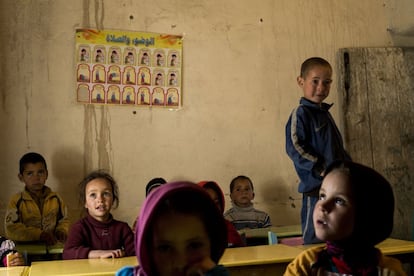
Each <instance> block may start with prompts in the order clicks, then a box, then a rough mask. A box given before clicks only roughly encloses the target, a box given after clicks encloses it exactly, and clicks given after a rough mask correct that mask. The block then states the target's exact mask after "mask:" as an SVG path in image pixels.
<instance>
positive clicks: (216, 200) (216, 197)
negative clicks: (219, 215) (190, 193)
mask: <svg viewBox="0 0 414 276" xmlns="http://www.w3.org/2000/svg"><path fill="white" fill-rule="evenodd" d="M205 189H206V192H207V193H208V195H209V196H210V197H211V199H212V200H213V201H214V203H215V204H216V206H217V208H219V210H221V206H220V198H219V195H218V194H217V192H216V191H215V190H213V189H211V188H205Z"/></svg>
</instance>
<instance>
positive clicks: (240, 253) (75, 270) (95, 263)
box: [29, 244, 302, 276]
mask: <svg viewBox="0 0 414 276" xmlns="http://www.w3.org/2000/svg"><path fill="white" fill-rule="evenodd" d="M300 252H302V250H301V249H299V248H295V247H292V246H287V245H284V244H276V245H261V246H251V247H239V248H228V249H226V250H225V252H224V255H223V257H222V258H221V260H220V264H222V265H224V266H226V267H240V266H253V265H264V264H275V263H281V264H282V263H286V264H287V263H289V262H290V261H292V260H293V259H294V258H295V257H296V256H297V255H298V254H299V253H300ZM137 264H138V261H137V258H136V257H125V258H117V259H80V260H59V261H48V262H33V263H32V266H31V268H30V274H29V275H30V276H40V275H41V276H45V275H61V276H63V275H91V276H92V275H114V273H115V272H116V271H118V270H119V269H120V268H121V267H124V266H135V265H137Z"/></svg>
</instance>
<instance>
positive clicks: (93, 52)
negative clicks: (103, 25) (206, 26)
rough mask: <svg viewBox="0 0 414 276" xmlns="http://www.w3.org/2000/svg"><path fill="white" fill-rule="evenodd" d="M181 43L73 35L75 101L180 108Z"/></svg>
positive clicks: (150, 36) (117, 34)
mask: <svg viewBox="0 0 414 276" xmlns="http://www.w3.org/2000/svg"><path fill="white" fill-rule="evenodd" d="M182 42H183V38H182V36H178V35H169V34H158V33H147V32H131V31H115V30H96V29H77V30H76V51H75V53H76V82H77V83H76V96H77V101H78V102H79V103H85V104H103V105H126V106H153V107H160V108H169V109H171V108H173V109H178V108H180V107H181V105H182V104H181V102H182V101H181V98H182V89H181V82H182Z"/></svg>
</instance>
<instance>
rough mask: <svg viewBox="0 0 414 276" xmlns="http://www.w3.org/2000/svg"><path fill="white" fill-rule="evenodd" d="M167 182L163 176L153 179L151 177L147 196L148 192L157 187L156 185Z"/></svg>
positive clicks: (146, 194) (146, 190)
mask: <svg viewBox="0 0 414 276" xmlns="http://www.w3.org/2000/svg"><path fill="white" fill-rule="evenodd" d="M165 183H167V181H166V180H165V179H164V178H162V177H155V178H153V179H151V180H150V181H149V182H148V183H147V186H146V187H145V196H148V194H149V193H150V191H151V190H152V189H153V188H155V187H159V186H161V185H163V184H165Z"/></svg>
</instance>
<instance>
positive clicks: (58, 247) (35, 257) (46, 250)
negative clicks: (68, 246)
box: [15, 242, 64, 265]
mask: <svg viewBox="0 0 414 276" xmlns="http://www.w3.org/2000/svg"><path fill="white" fill-rule="evenodd" d="M63 246H64V244H63V243H57V244H55V245H50V246H47V245H46V244H45V243H41V242H32V243H17V244H16V247H15V249H16V250H17V251H18V252H20V253H21V254H22V255H23V256H24V258H25V261H26V265H30V264H31V262H32V261H49V260H59V259H62V253H63Z"/></svg>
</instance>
